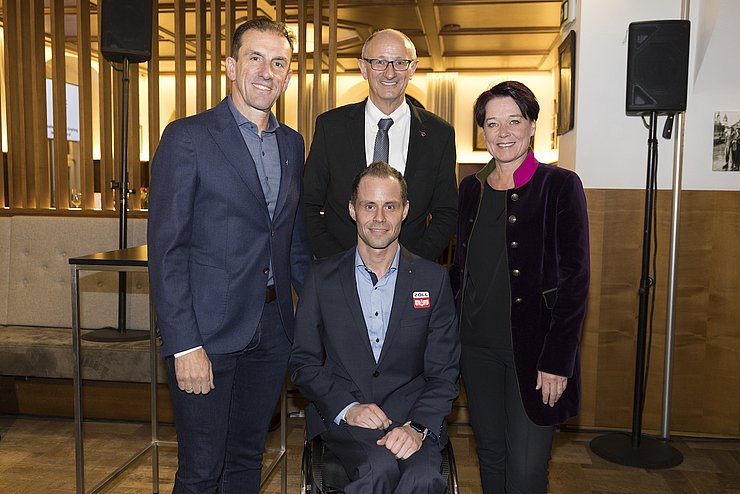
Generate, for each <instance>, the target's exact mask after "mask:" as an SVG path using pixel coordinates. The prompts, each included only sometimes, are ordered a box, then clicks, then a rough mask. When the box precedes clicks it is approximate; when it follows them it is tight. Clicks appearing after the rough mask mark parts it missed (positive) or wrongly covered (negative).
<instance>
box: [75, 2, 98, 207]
mask: <svg viewBox="0 0 740 494" xmlns="http://www.w3.org/2000/svg"><path fill="white" fill-rule="evenodd" d="M76 20H77V52H78V53H77V81H78V87H79V94H80V185H81V189H82V208H83V209H93V207H94V205H95V183H94V182H95V171H94V168H93V155H92V151H93V134H92V114H93V112H92V108H93V100H92V71H91V68H90V67H91V58H92V54H91V46H90V2H89V0H77V15H76Z"/></svg>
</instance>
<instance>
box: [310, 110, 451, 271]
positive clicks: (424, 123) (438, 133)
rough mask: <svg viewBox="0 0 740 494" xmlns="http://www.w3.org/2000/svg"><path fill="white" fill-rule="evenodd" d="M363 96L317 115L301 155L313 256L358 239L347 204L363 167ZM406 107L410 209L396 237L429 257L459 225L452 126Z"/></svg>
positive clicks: (332, 251) (341, 248) (324, 254)
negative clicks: (306, 148) (308, 147)
mask: <svg viewBox="0 0 740 494" xmlns="http://www.w3.org/2000/svg"><path fill="white" fill-rule="evenodd" d="M366 101H367V100H365V101H362V102H360V103H354V104H351V105H346V106H342V107H340V108H336V109H334V110H330V111H328V112H326V113H323V114H321V115H319V117H318V118H317V119H316V130H315V132H314V137H313V141H312V142H311V151H310V152H309V154H308V158H307V159H306V171H305V173H304V188H305V196H304V199H305V201H306V214H307V215H308V217H307V223H306V226H307V228H308V235H309V237H310V239H311V246H312V248H313V253H314V255H315V256H316V257H318V258H321V257H327V256H330V255H332V254H337V253H339V252H343V251H345V250H347V249H348V248H350V247H352V246H354V245H356V244H357V230H356V228H355V224H354V222H353V221H352V218H351V217H350V216H349V212H348V210H347V205H348V203H349V197H350V194H351V192H352V181H353V180H354V178H355V175H357V174H358V173H359V172H360V171H362V170H363V169H364V168H365V167H366V166H367V163H366V159H367V158H366V156H365V102H366ZM409 106H410V107H411V128H410V132H409V148H408V154H407V159H406V170H405V171H404V177H405V178H406V182H407V183H408V194H409V214H408V216H407V217H406V221H404V223H403V228H402V229H401V237H400V241H401V244H402V245H404V246H405V247H406V248H408V249H409V250H410V251H411V252H413V253H415V254H417V255H420V256H422V257H425V258H427V259H431V260H434V259H436V258H437V257H439V255H440V254H441V253H442V251H443V250H444V248H445V247H447V245H448V244H449V242H450V238H452V235H453V234H454V233H455V228H456V226H457V177H456V175H455V159H456V158H455V131H454V129H453V128H452V126H451V125H450V124H448V123H447V122H445V121H444V120H442V119H441V118H439V117H438V116H437V115H435V114H434V113H432V112H428V111H426V110H422V109H420V108H417V107H415V106H414V105H409ZM322 211H323V212H324V214H321V212H322ZM430 214H431V216H432V219H431V221H428V220H429V218H428V217H429V215H430Z"/></svg>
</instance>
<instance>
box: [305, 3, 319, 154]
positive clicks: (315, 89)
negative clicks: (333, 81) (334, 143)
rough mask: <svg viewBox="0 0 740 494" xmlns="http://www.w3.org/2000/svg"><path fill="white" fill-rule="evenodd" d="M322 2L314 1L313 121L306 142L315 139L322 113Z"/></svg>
mask: <svg viewBox="0 0 740 494" xmlns="http://www.w3.org/2000/svg"><path fill="white" fill-rule="evenodd" d="M321 11H322V6H321V0H313V105H311V110H312V111H311V121H310V122H309V123H308V125H307V127H306V131H307V135H306V140H307V141H310V140H311V138H312V137H313V127H314V125H315V123H316V117H318V116H319V113H321V72H322V70H321V68H322V67H321V65H322V63H321V41H322V40H321V34H322V33H321V30H322V28H321V20H322V16H321Z"/></svg>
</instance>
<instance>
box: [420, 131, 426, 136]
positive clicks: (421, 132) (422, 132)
mask: <svg viewBox="0 0 740 494" xmlns="http://www.w3.org/2000/svg"><path fill="white" fill-rule="evenodd" d="M419 134H421V137H426V136H427V133H426V132H424V131H423V130H420V131H419Z"/></svg>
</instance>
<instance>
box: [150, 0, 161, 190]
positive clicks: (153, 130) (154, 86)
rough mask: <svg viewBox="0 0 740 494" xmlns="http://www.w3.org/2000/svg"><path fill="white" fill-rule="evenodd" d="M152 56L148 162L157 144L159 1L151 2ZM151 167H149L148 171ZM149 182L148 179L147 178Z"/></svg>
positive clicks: (158, 132) (158, 130) (158, 131)
mask: <svg viewBox="0 0 740 494" xmlns="http://www.w3.org/2000/svg"><path fill="white" fill-rule="evenodd" d="M152 16H153V17H154V18H153V19H152V26H153V29H152V58H151V60H149V67H148V68H149V70H148V73H147V82H148V85H149V106H148V108H149V163H151V162H152V157H153V156H154V153H155V152H156V150H157V146H158V145H159V135H160V129H159V32H158V31H159V29H158V27H159V2H158V1H154V2H152ZM151 172H152V169H151V167H149V173H150V174H151ZM147 183H149V180H147Z"/></svg>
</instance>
